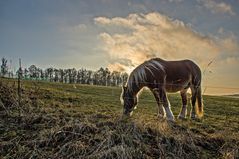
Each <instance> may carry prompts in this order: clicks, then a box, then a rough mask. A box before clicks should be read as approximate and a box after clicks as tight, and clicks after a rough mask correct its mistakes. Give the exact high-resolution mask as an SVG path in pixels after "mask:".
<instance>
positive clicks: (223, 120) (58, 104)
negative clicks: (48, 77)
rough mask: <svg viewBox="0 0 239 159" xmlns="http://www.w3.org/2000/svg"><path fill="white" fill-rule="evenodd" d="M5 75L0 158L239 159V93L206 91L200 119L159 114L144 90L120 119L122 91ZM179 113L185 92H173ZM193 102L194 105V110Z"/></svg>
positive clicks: (1, 89)
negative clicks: (19, 93) (163, 117)
mask: <svg viewBox="0 0 239 159" xmlns="http://www.w3.org/2000/svg"><path fill="white" fill-rule="evenodd" d="M22 86H23V90H22V92H23V94H22V101H21V107H20V109H19V107H18V101H17V95H16V81H14V80H11V79H0V99H1V101H0V111H1V112H0V115H1V116H0V118H1V123H0V151H1V153H0V158H239V98H232V97H223V96H204V97H203V98H204V105H205V109H204V111H205V115H204V118H203V119H202V120H200V121H192V120H190V119H189V118H188V119H187V120H183V121H182V120H176V122H175V123H167V121H163V120H159V119H157V107H156V102H155V101H154V98H153V96H152V94H151V93H150V92H149V91H147V90H144V91H143V93H142V94H141V96H140V98H139V105H138V109H137V110H135V111H134V114H133V116H132V117H131V118H130V119H127V120H124V121H122V120H120V117H121V114H122V105H121V104H120V101H119V97H120V93H121V88H118V87H100V86H89V85H79V84H74V85H73V84H60V83H48V82H32V81H23V82H22ZM169 100H170V102H171V105H172V111H173V113H174V115H175V116H177V115H178V113H179V109H180V107H181V99H180V96H179V94H170V95H169ZM189 111H190V105H189V106H188V112H189Z"/></svg>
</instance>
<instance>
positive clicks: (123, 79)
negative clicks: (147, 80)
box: [121, 72, 129, 86]
mask: <svg viewBox="0 0 239 159" xmlns="http://www.w3.org/2000/svg"><path fill="white" fill-rule="evenodd" d="M128 76H129V75H128V74H127V73H126V72H123V73H121V79H122V83H121V85H122V86H123V85H124V84H125V83H126V82H127V79H128Z"/></svg>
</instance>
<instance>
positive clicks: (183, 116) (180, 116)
mask: <svg viewBox="0 0 239 159" xmlns="http://www.w3.org/2000/svg"><path fill="white" fill-rule="evenodd" d="M186 116H187V106H186V105H183V106H182V109H181V112H180V114H179V115H178V118H179V119H185V118H186Z"/></svg>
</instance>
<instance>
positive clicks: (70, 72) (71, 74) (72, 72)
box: [68, 68, 77, 83]
mask: <svg viewBox="0 0 239 159" xmlns="http://www.w3.org/2000/svg"><path fill="white" fill-rule="evenodd" d="M68 76H69V83H75V81H76V76H77V71H76V69H75V68H72V69H68Z"/></svg>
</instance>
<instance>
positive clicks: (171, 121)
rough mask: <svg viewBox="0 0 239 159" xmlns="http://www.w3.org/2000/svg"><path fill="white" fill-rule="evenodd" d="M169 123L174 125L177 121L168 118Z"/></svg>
mask: <svg viewBox="0 0 239 159" xmlns="http://www.w3.org/2000/svg"><path fill="white" fill-rule="evenodd" d="M167 122H169V123H174V122H175V120H174V118H167Z"/></svg>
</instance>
